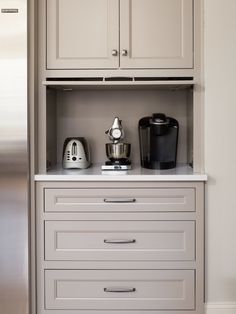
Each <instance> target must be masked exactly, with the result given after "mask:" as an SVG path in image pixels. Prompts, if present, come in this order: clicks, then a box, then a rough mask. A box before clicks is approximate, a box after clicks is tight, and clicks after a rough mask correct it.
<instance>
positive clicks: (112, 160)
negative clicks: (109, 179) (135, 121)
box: [102, 117, 131, 170]
mask: <svg viewBox="0 0 236 314" xmlns="http://www.w3.org/2000/svg"><path fill="white" fill-rule="evenodd" d="M105 133H106V134H108V137H109V139H110V141H111V143H106V155H107V158H108V159H109V160H108V161H106V162H105V165H102V170H130V169H131V161H130V160H129V157H130V152H131V144H129V143H123V142H122V140H123V139H124V137H125V134H124V129H123V127H122V124H121V120H120V119H119V118H118V117H115V119H114V121H113V124H112V126H111V127H110V128H109V129H108V130H107V131H106V132H105Z"/></svg>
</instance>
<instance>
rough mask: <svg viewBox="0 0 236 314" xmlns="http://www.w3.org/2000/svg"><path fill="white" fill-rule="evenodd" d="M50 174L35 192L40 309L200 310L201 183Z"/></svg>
mask: <svg viewBox="0 0 236 314" xmlns="http://www.w3.org/2000/svg"><path fill="white" fill-rule="evenodd" d="M48 178H49V181H42V182H37V190H36V193H37V208H36V209H37V210H36V212H37V230H38V233H37V242H38V255H37V256H38V257H37V258H38V261H37V264H38V314H50V313H54V314H57V313H59V312H60V313H62V314H66V313H72V311H73V313H76V314H82V313H83V311H85V310H86V312H87V311H88V313H89V314H100V313H102V311H104V310H106V311H107V310H109V313H112V314H113V313H117V314H118V313H119V314H127V313H130V311H131V312H132V313H133V314H147V313H149V311H150V310H152V311H155V313H162V311H167V313H168V314H176V313H179V311H181V310H182V311H184V312H185V313H186V314H196V313H197V314H200V313H202V310H203V239H204V227H203V226H204V224H203V216H204V211H203V206H204V204H203V189H204V183H203V182H191V181H190V182H182V183H180V182H142V181H139V182H137V181H136V180H135V181H133V182H125V181H124V180H122V181H119V180H117V181H116V182H105V180H104V179H103V181H99V182H95V181H93V180H92V179H91V181H90V182H78V181H75V182H64V183H62V182H60V181H59V182H55V181H54V182H53V181H50V177H48ZM98 191H100V192H101V196H100V197H98V194H99V193H98ZM49 195H50V197H49ZM127 195H130V198H132V199H133V200H134V201H133V202H132V203H130V202H129V200H128V199H127ZM108 199H109V200H110V202H109V203H107V202H106V201H105V200H108ZM52 200H54V201H56V204H55V202H52ZM119 200H120V202H118V201H119ZM162 203H163V207H162V206H161V204H162ZM60 204H62V206H61V207H60V206H59V205H60ZM66 204H68V206H66ZM83 204H84V205H85V206H84V207H83ZM96 204H97V209H96V208H95V205H96ZM150 204H151V205H150ZM168 204H171V205H170V206H169V205H168ZM44 296H45V297H44ZM70 311H71V312H70Z"/></svg>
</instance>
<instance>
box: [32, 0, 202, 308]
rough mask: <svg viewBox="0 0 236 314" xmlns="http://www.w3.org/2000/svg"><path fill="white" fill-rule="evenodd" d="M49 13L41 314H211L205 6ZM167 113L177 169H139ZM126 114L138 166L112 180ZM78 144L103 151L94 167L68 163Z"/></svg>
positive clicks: (43, 16)
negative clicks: (146, 126) (115, 130)
mask: <svg viewBox="0 0 236 314" xmlns="http://www.w3.org/2000/svg"><path fill="white" fill-rule="evenodd" d="M38 5H39V16H38V20H39V29H38V34H39V36H38V38H39V42H38V47H39V50H38V52H39V53H38V57H39V59H38V71H39V72H38V81H39V83H38V99H37V100H38V104H39V105H38V107H37V108H36V110H35V112H37V117H36V118H35V120H36V136H35V138H36V141H35V151H34V152H33V153H32V154H33V155H34V156H36V158H35V160H36V167H35V176H34V178H33V179H34V183H35V186H36V202H35V203H36V211H35V214H36V238H37V239H36V244H37V245H36V246H37V248H36V250H37V254H36V255H37V263H36V264H37V297H36V298H37V300H36V301H37V302H36V303H37V314H58V313H60V314H72V313H73V314H84V312H86V313H87V314H104V312H109V314H131V313H132V314H150V313H151V312H152V313H154V312H155V314H156V313H159V314H162V313H163V312H165V313H166V314H179V313H182V312H184V313H185V314H202V312H203V260H204V258H203V255H204V245H203V244H204V219H203V216H204V181H205V180H206V176H205V175H202V171H203V160H202V155H203V154H202V146H203V145H202V143H203V141H202V127H201V126H202V124H201V123H202V115H201V112H202V98H201V91H202V90H201V85H200V82H201V77H200V74H201V73H200V66H201V62H200V61H201V60H200V55H201V53H200V51H201V47H200V46H199V42H200V16H197V14H198V15H199V14H200V2H199V1H193V0H119V1H118V0H42V1H39V2H38ZM195 17H197V18H195ZM196 26H197V27H196ZM196 35H197V36H196ZM193 47H194V49H195V51H194V58H193ZM154 112H164V113H166V114H167V115H168V116H171V117H174V118H176V119H177V120H178V121H179V125H180V129H179V144H178V153H177V168H176V169H171V170H169V171H157V170H150V169H143V168H140V160H139V143H138V130H137V126H138V121H139V119H140V118H141V117H144V116H150V115H151V114H152V113H154ZM115 116H119V118H121V119H122V120H123V122H122V123H123V126H124V128H125V130H126V131H127V133H126V140H127V142H129V143H131V145H132V152H131V161H132V170H131V171H128V172H127V173H125V172H123V173H119V174H117V173H116V175H114V173H113V175H109V174H107V173H106V174H104V173H102V172H101V164H102V163H104V161H105V160H106V155H105V143H106V141H107V139H106V135H105V134H104V131H105V130H106V129H107V128H108V126H109V124H110V122H111V121H112V119H113V118H114V117H115ZM74 136H81V137H82V136H83V137H85V138H86V139H87V140H88V142H89V144H90V146H91V148H92V149H91V156H92V166H91V167H90V168H88V169H85V170H77V169H76V170H65V169H62V167H61V162H62V148H63V143H64V140H65V138H67V137H74ZM189 164H192V165H193V167H190V166H189Z"/></svg>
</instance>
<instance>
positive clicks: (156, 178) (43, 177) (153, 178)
mask: <svg viewBox="0 0 236 314" xmlns="http://www.w3.org/2000/svg"><path fill="white" fill-rule="evenodd" d="M34 180H35V181H64V182H67V181H76V182H80V181H91V182H93V181H101V182H102V181H103V182H104V181H114V182H115V181H125V182H132V181H133V182H135V181H140V182H144V181H149V182H166V181H172V182H174V181H176V182H178V181H181V182H183V181H207V180H208V177H207V175H206V174H192V175H110V174H107V175H106V174H103V175H53V174H52V175H50V174H37V175H35V176H34Z"/></svg>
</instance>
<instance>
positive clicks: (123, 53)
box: [121, 49, 128, 57]
mask: <svg viewBox="0 0 236 314" xmlns="http://www.w3.org/2000/svg"><path fill="white" fill-rule="evenodd" d="M121 55H122V56H123V57H127V56H128V50H126V49H123V50H122V51H121Z"/></svg>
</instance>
